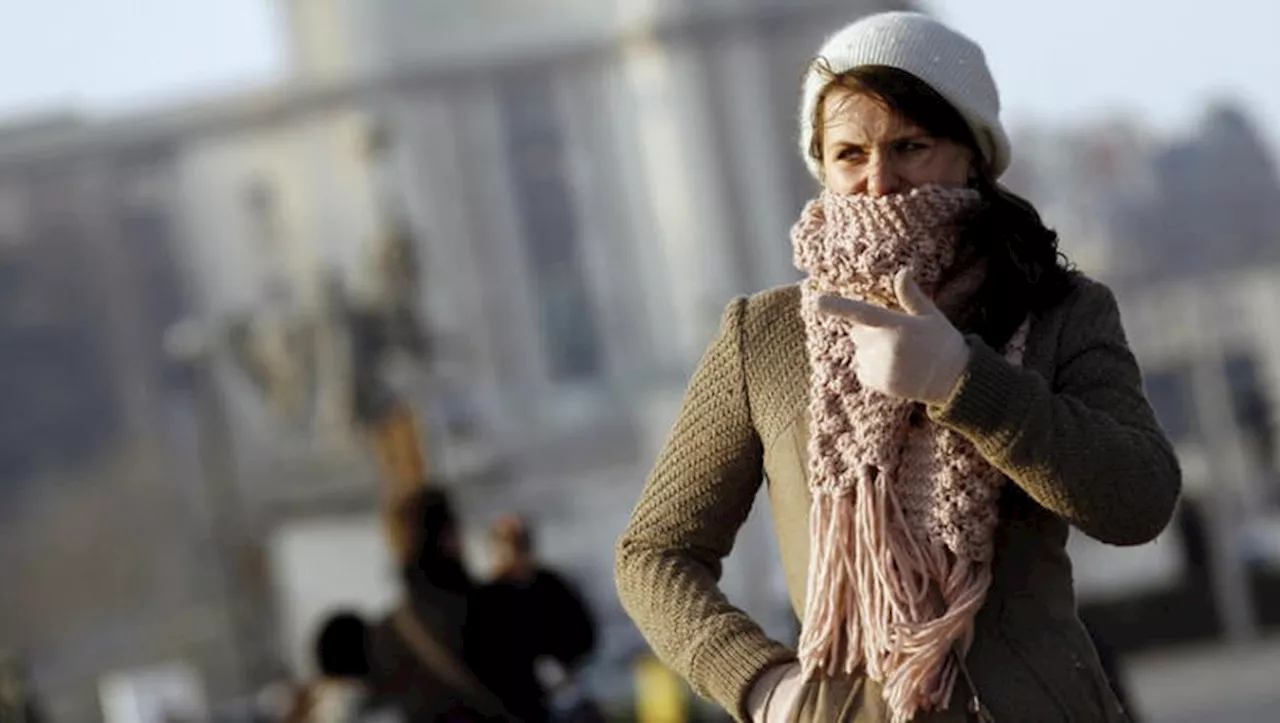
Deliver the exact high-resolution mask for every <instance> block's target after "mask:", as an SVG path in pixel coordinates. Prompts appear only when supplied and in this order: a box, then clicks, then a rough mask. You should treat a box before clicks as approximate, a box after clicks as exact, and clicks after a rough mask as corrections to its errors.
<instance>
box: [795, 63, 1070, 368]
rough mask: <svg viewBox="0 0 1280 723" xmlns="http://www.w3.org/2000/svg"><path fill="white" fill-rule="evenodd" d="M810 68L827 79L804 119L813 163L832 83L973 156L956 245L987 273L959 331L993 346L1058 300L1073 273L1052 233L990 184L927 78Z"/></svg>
mask: <svg viewBox="0 0 1280 723" xmlns="http://www.w3.org/2000/svg"><path fill="white" fill-rule="evenodd" d="M812 69H813V71H814V72H817V73H819V74H820V75H821V76H822V77H824V78H825V79H826V81H827V82H826V85H825V87H824V88H823V90H822V92H821V94H819V96H818V102H817V104H816V106H815V108H814V111H813V112H814V116H813V118H810V119H809V120H810V122H812V124H813V140H812V142H811V143H810V144H809V155H810V156H811V157H812V158H813V159H814V160H816V161H817V162H818V163H819V164H821V163H822V131H823V124H824V123H823V121H824V119H825V114H824V107H823V106H824V102H825V100H826V97H827V95H828V94H829V93H830V92H831V90H832V89H833V88H837V87H842V88H847V89H849V90H850V91H852V92H854V93H857V94H859V95H863V96H866V97H869V98H872V99H874V100H877V101H879V102H881V103H883V104H884V106H885V107H886V108H887V109H889V110H891V111H893V112H894V113H896V114H898V115H900V116H902V117H904V118H906V119H907V120H909V121H911V122H912V123H914V124H915V125H917V126H919V127H920V128H922V129H923V130H924V131H925V132H926V133H928V134H929V135H931V136H933V137H935V138H940V139H945V140H949V141H953V142H955V143H959V144H961V145H963V146H965V147H966V148H968V149H969V150H970V151H971V152H972V153H973V159H974V178H973V180H972V183H971V185H972V186H973V188H975V189H976V190H977V191H978V192H979V193H980V194H981V195H982V205H981V206H980V207H979V208H978V210H977V211H976V212H975V213H974V215H973V217H972V218H971V219H970V220H969V222H968V224H966V226H965V229H964V231H963V233H962V234H961V237H960V239H961V240H960V243H961V246H962V247H966V246H972V247H973V248H974V249H975V250H976V251H977V252H978V253H980V254H981V255H982V256H984V257H985V258H986V259H987V264H988V271H987V280H986V283H984V284H983V287H982V288H981V289H980V290H979V291H978V298H977V314H976V316H975V318H974V320H973V322H972V323H971V324H970V325H969V328H967V329H965V331H968V332H973V333H977V334H979V335H980V336H981V337H982V338H983V340H984V341H986V342H987V344H988V345H990V346H992V347H993V348H995V349H999V348H1001V347H1003V346H1004V344H1005V343H1006V342H1007V341H1008V340H1009V338H1010V337H1011V336H1012V335H1013V333H1014V331H1016V330H1017V328H1018V326H1019V325H1020V324H1021V323H1022V320H1023V319H1024V318H1026V316H1027V314H1028V313H1035V312H1041V311H1045V310H1047V309H1049V308H1052V307H1053V306H1054V305H1056V304H1057V303H1058V302H1060V301H1061V300H1062V298H1063V297H1064V296H1065V295H1066V294H1067V292H1068V291H1069V290H1070V288H1071V278H1072V275H1073V274H1074V271H1073V270H1072V268H1071V265H1070V264H1069V263H1068V261H1067V259H1066V257H1065V256H1063V255H1062V253H1061V252H1060V251H1059V249H1058V234H1057V233H1055V232H1054V231H1053V230H1052V229H1050V228H1048V227H1047V226H1045V225H1044V222H1043V221H1042V220H1041V219H1040V214H1039V213H1038V212H1037V211H1036V209H1035V207H1034V206H1032V205H1031V202H1030V201H1027V200H1026V199H1024V198H1022V197H1021V196H1018V195H1017V194H1015V193H1013V192H1012V191H1010V190H1009V189H1007V188H1005V187H1004V186H1001V185H1000V184H999V183H997V182H996V178H995V174H994V173H992V171H991V164H990V163H989V161H988V160H987V158H986V156H985V155H984V154H983V153H982V149H981V148H980V147H979V146H978V143H977V140H976V139H975V138H974V136H973V131H972V130H971V129H970V127H969V124H968V123H967V122H966V121H965V119H964V116H962V115H961V114H960V111H958V110H957V109H956V108H955V106H953V105H951V103H949V102H948V101H947V100H946V99H945V98H943V97H942V96H941V95H940V94H939V93H938V92H937V91H936V90H934V89H933V88H932V87H930V86H929V84H928V83H925V82H924V81H922V80H920V79H919V78H917V77H916V76H914V75H912V74H910V73H908V72H906V71H903V70H899V69H897V68H891V67H887V66H880V65H871V66H861V67H858V68H854V69H853V70H849V71H847V72H844V73H835V72H832V70H831V66H830V64H829V63H827V62H826V60H824V59H822V58H819V59H817V60H815V61H813V65H812Z"/></svg>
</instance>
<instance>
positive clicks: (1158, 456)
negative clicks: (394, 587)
mask: <svg viewBox="0 0 1280 723" xmlns="http://www.w3.org/2000/svg"><path fill="white" fill-rule="evenodd" d="M999 112H1000V101H999V94H998V92H997V89H996V86H995V83H994V81H993V79H992V77H991V75H990V72H989V70H988V68H987V64H986V60H985V57H984V54H983V51H982V50H981V48H979V47H978V46H977V45H976V44H975V43H973V42H972V41H971V40H969V39H968V38H966V37H964V36H962V35H960V34H958V33H956V32H955V31H954V30H952V29H950V28H949V27H947V26H945V25H943V24H941V23H939V22H937V21H936V20H933V19H931V18H929V17H927V16H925V15H921V14H916V13H897V12H895V13H883V14H877V15H872V16H869V17H867V18H864V19H862V20H860V21H857V22H854V23H851V24H850V25H848V26H846V27H844V28H841V29H839V30H838V32H835V34H834V35H832V36H830V38H829V39H828V40H827V41H826V43H825V44H824V45H823V47H822V48H821V50H820V51H819V53H818V58H817V59H816V60H815V61H814V62H813V63H812V65H811V66H810V67H809V69H808V70H807V71H806V75H805V77H804V81H803V89H802V102H801V109H800V136H801V150H802V153H803V156H804V160H805V161H806V163H807V164H808V166H809V168H810V170H811V171H812V173H813V175H814V177H815V178H816V179H817V180H818V181H819V182H820V184H821V186H822V188H821V190H820V193H819V195H818V197H817V198H816V199H814V200H813V201H811V202H810V203H809V204H807V205H806V207H805V209H804V211H803V212H802V214H801V218H800V219H799V221H797V223H796V224H795V226H794V227H793V229H792V233H791V236H792V238H791V240H792V245H793V249H794V255H795V259H796V264H797V266H798V267H799V268H800V269H801V270H802V271H803V272H805V273H806V274H807V278H806V279H805V280H804V281H803V282H801V283H799V284H794V285H790V286H786V287H782V288H778V289H774V290H770V291H765V292H763V293H759V294H756V295H753V296H751V297H749V298H739V299H736V300H734V301H733V302H731V303H730V304H729V306H728V309H727V310H726V311H725V314H724V319H723V323H722V327H721V331H720V333H719V336H718V337H716V338H715V339H714V340H713V341H712V342H711V345H710V348H709V349H708V350H707V351H706V353H705V354H704V356H703V358H702V361H701V362H700V365H699V367H698V369H697V371H696V372H695V373H694V375H693V378H692V380H691V382H690V385H689V389H688V391H687V393H686V396H685V401H684V404H683V408H682V410H681V412H680V415H679V418H678V420H677V421H676V423H675V426H674V429H673V431H672V433H671V435H670V437H669V439H668V441H667V444H666V447H665V449H664V451H663V452H662V453H661V455H660V456H659V458H658V460H657V463H656V466H655V468H654V470H653V472H652V473H651V475H650V477H649V480H648V482H647V484H646V486H645V489H644V491H643V494H642V496H641V499H640V501H639V503H638V505H637V507H636V509H635V511H634V513H633V515H632V518H631V522H630V524H629V525H628V527H627V529H626V530H625V532H624V533H623V535H622V537H621V539H620V540H619V543H618V548H617V583H618V590H619V593H620V596H621V599H622V602H623V604H624V606H625V607H626V609H627V610H628V612H629V614H630V615H631V616H632V617H633V618H634V619H635V621H636V623H637V624H638V626H639V627H640V629H641V630H642V632H643V633H644V634H645V636H646V638H647V639H648V640H649V642H650V644H651V645H652V646H653V647H654V649H655V650H656V652H657V653H658V654H659V655H660V656H661V657H662V659H663V660H664V661H665V662H666V663H667V664H668V665H670V666H672V667H673V668H674V669H675V670H677V671H678V672H680V673H681V674H683V675H684V676H685V677H687V679H688V680H689V682H690V683H691V684H692V686H693V688H694V689H695V690H696V691H697V692H699V693H700V694H702V695H704V696H706V697H708V698H710V699H712V700H714V701H715V702H717V703H719V704H720V705H721V706H723V707H724V708H725V709H727V710H728V711H729V712H730V713H732V714H733V715H734V716H735V717H736V718H737V719H739V720H744V721H745V720H751V721H755V722H757V723H760V722H767V723H775V722H776V721H837V720H840V721H859V722H872V721H875V722H880V721H893V722H894V723H900V722H902V721H917V722H928V723H938V722H941V721H967V720H983V721H991V720H996V721H1049V720H1079V721H1085V720H1088V721H1123V720H1125V713H1124V711H1123V709H1122V707H1121V705H1120V704H1119V702H1118V701H1117V700H1116V697H1115V695H1114V694H1113V693H1112V692H1111V690H1110V687H1109V685H1108V682H1107V678H1106V675H1105V674H1104V673H1103V670H1102V668H1101V665H1100V664H1099V660H1098V655H1097V653H1096V651H1095V649H1094V647H1093V644H1092V643H1091V642H1090V640H1089V636H1088V634H1087V633H1086V631H1085V629H1084V627H1083V626H1082V624H1081V622H1080V620H1079V618H1078V617H1077V615H1076V605H1075V597H1074V591H1073V585H1072V573H1071V563H1070V560H1069V558H1068V556H1067V553H1066V549H1065V547H1066V541H1067V533H1068V526H1069V525H1074V526H1075V527H1077V528H1078V529H1080V530H1082V531H1083V532H1085V533H1086V534H1088V535H1090V536H1092V537H1094V538H1096V539H1098V540H1101V541H1103V542H1105V543H1110V544H1116V545H1136V544H1141V543H1144V542H1147V541H1149V540H1151V539H1153V538H1154V537H1155V536H1156V535H1157V534H1159V533H1160V532H1161V531H1162V530H1163V529H1164V528H1165V526H1166V524H1167V523H1168V522H1169V519H1170V516H1171V515H1172V513H1173V509H1174V506H1175V503H1176V501H1177V498H1178V495H1179V492H1180V489H1181V474H1180V471H1179V468H1178V463H1177V461H1176V459H1175V457H1174V455H1173V451H1172V449H1171V446H1170V444H1169V442H1168V440H1167V439H1166V436H1165V434H1164V433H1163V431H1162V430H1161V428H1160V427H1159V425H1158V424H1157V422H1156V419H1155V416H1154V414H1153V412H1152V409H1151V407H1150V405H1149V404H1148V401H1147V399H1146V397H1145V396H1144V393H1143V390H1142V381H1141V378H1140V373H1139V369H1138V365H1137V362H1136V361H1135V359H1134V356H1133V354H1131V353H1130V350H1129V348H1128V345H1127V342H1126V340H1125V333H1124V330H1123V328H1122V325H1121V321H1120V313H1119V310H1118V307H1117V304H1116V300H1115V298H1114V296H1113V295H1112V293H1111V291H1110V290H1109V289H1108V288H1107V287H1105V286H1103V285H1102V284H1100V283H1097V282H1095V281H1092V280H1090V279H1088V278H1086V277H1085V276H1083V275H1082V274H1080V273H1077V272H1075V271H1074V270H1072V269H1071V268H1069V266H1068V265H1067V263H1066V261H1065V259H1063V257H1062V256H1061V255H1060V254H1059V252H1058V242H1057V236H1056V234H1055V233H1054V232H1053V231H1051V230H1050V229H1048V228H1046V227H1045V226H1044V224H1043V223H1042V222H1041V219H1040V216H1039V214H1038V213H1037V212H1036V210H1035V209H1034V208H1033V207H1032V206H1031V205H1030V204H1029V203H1028V202H1027V201H1025V200H1023V199H1022V198H1019V197H1018V196H1015V195H1014V194H1012V193H1010V192H1009V191H1008V190H1007V189H1005V188H1004V187H1002V186H1000V185H999V184H998V182H997V181H998V179H999V177H1000V175H1001V173H1002V172H1003V171H1004V170H1005V168H1006V167H1007V166H1008V163H1009V158H1010V147H1009V141H1008V138H1007V136H1006V135H1005V132H1004V130H1003V128H1002V127H1001V123H1000V117H999ZM780 242H781V240H780ZM762 471H763V477H764V478H767V479H768V481H769V488H768V491H769V495H770V500H771V509H772V512H773V516H774V529H775V533H776V535H777V539H778V543H779V547H780V550H781V554H782V561H783V566H784V568H785V571H786V576H787V580H788V587H789V589H790V597H791V600H792V604H793V606H794V607H795V609H796V611H797V613H798V614H799V615H800V616H801V617H802V620H803V629H802V635H801V638H800V643H799V646H798V648H799V649H798V650H792V649H790V648H788V647H787V646H785V645H783V644H781V643H779V642H776V641H774V640H771V639H769V637H767V636H766V635H765V633H764V632H763V631H762V630H761V628H760V626H759V625H758V624H757V623H756V622H755V621H754V620H752V619H750V618H749V617H748V616H747V615H746V614H744V613H743V612H742V611H741V610H739V609H737V608H735V607H734V606H733V605H732V604H731V603H730V602H729V601H728V600H727V599H726V598H725V596H724V595H723V594H722V592H721V591H720V589H719V587H718V580H719V576H720V572H721V561H722V559H723V558H724V557H725V556H726V555H727V554H729V552H730V551H731V549H732V548H733V543H734V537H735V535H736V534H737V532H738V529H739V527H740V526H741V525H742V523H743V521H744V520H745V519H746V517H747V514H748V511H749V510H750V508H751V504H752V501H753V500H754V499H755V497H756V492H757V490H758V488H759V486H760V484H761V482H762Z"/></svg>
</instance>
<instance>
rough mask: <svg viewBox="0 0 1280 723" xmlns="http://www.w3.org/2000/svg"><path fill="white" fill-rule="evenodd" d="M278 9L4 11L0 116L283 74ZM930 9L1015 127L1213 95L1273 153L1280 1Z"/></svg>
mask: <svg viewBox="0 0 1280 723" xmlns="http://www.w3.org/2000/svg"><path fill="white" fill-rule="evenodd" d="M424 1H438V2H447V1H463V0H424ZM600 1H601V2H605V1H606V0H600ZM275 2H276V0H0V119H3V118H4V117H6V116H10V115H13V114H15V113H23V112H29V111H33V110H41V109H49V108H56V107H59V106H66V105H69V104H71V105H78V106H80V107H83V108H87V109H89V110H98V109H102V110H119V109H124V108H128V107H132V106H137V105H145V104H148V103H156V102H163V101H166V100H172V99H173V98H175V97H179V96H192V95H196V94H199V93H200V92H203V91H209V90H216V89H219V88H226V87H236V86H243V85H245V84H247V83H257V82H264V81H267V80H270V79H272V78H275V77H279V76H281V75H283V73H284V65H285V60H284V52H283V48H282V47H281V45H282V44H281V42H280V41H281V39H282V33H281V29H280V28H279V27H278V23H277V18H276V17H275V14H274V11H273V6H274V5H275ZM926 3H927V4H928V5H929V6H930V7H932V8H934V9H935V11H936V12H937V13H938V14H939V15H940V16H941V17H942V18H943V19H944V20H946V21H948V22H951V23H953V24H954V25H955V26H956V27H958V28H959V29H960V30H962V31H963V32H965V33H967V34H969V35H971V36H972V37H974V38H975V39H976V40H978V42H980V43H981V44H982V45H983V46H984V48H985V49H986V51H987V56H988V59H989V61H990V63H991V65H992V70H993V72H994V73H995V75H996V80H997V82H998V83H999V85H1000V88H1001V92H1002V95H1003V97H1004V101H1005V109H1006V112H1005V119H1006V122H1007V123H1009V124H1011V125H1016V124H1018V123H1019V122H1021V121H1025V120H1035V121H1037V122H1047V123H1057V122H1062V123H1071V122H1076V121H1080V120H1087V119H1090V118H1096V117H1098V116H1100V115H1109V114H1116V113H1122V114H1127V115H1136V116H1137V117H1138V118H1140V119H1143V120H1145V121H1148V122H1150V123H1152V124H1154V125H1156V126H1157V127H1159V128H1162V129H1174V130H1176V129H1179V128H1182V127H1185V126H1186V125H1188V124H1189V123H1191V122H1193V121H1194V119H1195V118H1196V117H1197V115H1198V113H1199V111H1200V109H1201V108H1202V107H1203V103H1204V102H1205V101H1206V100H1207V99H1210V98H1213V97H1215V96H1220V95H1232V96H1236V97H1240V98H1242V99H1244V100H1245V102H1246V103H1247V104H1248V108H1249V110H1250V111H1251V112H1252V113H1253V116H1254V119H1255V122H1256V123H1257V125H1258V126H1259V127H1260V128H1261V129H1262V130H1263V132H1264V134H1266V136H1267V137H1268V138H1269V140H1270V141H1271V143H1272V146H1273V147H1274V148H1277V149H1280V50H1277V49H1275V48H1276V45H1275V34H1276V30H1277V29H1278V28H1280V2H1275V1H1274V0H1070V1H1062V0H1053V1H1050V0H926Z"/></svg>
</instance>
